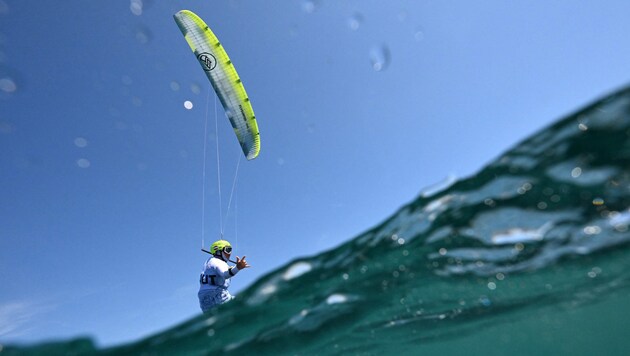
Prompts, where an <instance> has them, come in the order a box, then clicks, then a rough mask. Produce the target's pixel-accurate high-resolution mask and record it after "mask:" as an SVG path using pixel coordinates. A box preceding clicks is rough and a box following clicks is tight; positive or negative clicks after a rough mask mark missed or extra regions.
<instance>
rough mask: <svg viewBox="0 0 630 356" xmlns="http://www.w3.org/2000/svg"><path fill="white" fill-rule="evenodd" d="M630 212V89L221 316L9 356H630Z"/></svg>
mask: <svg viewBox="0 0 630 356" xmlns="http://www.w3.org/2000/svg"><path fill="white" fill-rule="evenodd" d="M629 207H630V89H626V90H622V91H620V92H618V93H615V94H613V95H611V96H609V97H607V98H604V99H603V100H600V101H598V102H596V103H595V104H593V105H591V106H589V107H587V108H586V109H584V110H582V111H580V112H578V113H576V114H574V115H571V116H570V117H567V118H565V119H563V120H560V121H559V122H557V123H556V124H554V125H552V126H550V127H548V128H546V129H545V130H542V131H541V132H539V133H537V134H535V135H533V136H532V137H531V138H529V139H527V140H525V141H524V142H522V143H520V144H518V145H516V146H515V147H514V149H512V150H510V151H509V152H507V153H505V154H504V155H503V156H501V157H499V158H498V159H497V160H496V161H495V162H493V163H491V164H490V165H488V166H487V167H485V168H484V169H482V170H481V171H480V172H479V173H478V174H476V175H475V176H472V177H470V178H468V179H465V180H461V181H457V182H452V183H451V184H450V185H448V186H445V187H443V188H442V189H441V190H437V191H433V192H425V193H424V194H421V195H420V196H419V197H418V198H417V199H416V200H414V201H413V202H411V203H409V204H407V205H405V206H403V207H402V208H401V209H400V210H399V211H398V212H396V213H395V214H394V215H392V217H390V218H389V219H387V220H386V221H384V222H383V223H381V224H379V225H378V226H376V227H374V228H373V229H371V230H369V231H366V232H365V233H364V234H361V235H360V236H357V237H356V238H354V239H351V240H349V241H348V242H346V243H345V244H343V245H341V246H339V247H337V248H335V249H332V250H330V251H326V252H324V253H321V254H319V255H316V256H312V257H309V258H302V259H299V260H295V261H292V262H291V263H289V264H287V265H286V266H284V267H282V268H280V269H278V270H276V271H274V272H271V273H270V274H268V275H266V276H264V277H262V278H261V279H259V280H258V281H257V282H256V283H254V284H253V285H252V286H250V287H249V288H247V289H246V290H245V291H243V292H242V293H241V294H240V295H239V297H238V298H237V299H235V300H234V301H232V302H230V303H229V304H226V305H224V306H221V307H220V308H218V309H217V310H215V311H214V312H213V313H212V314H208V315H202V316H199V317H197V318H195V319H193V320H190V321H187V322H185V323H183V324H181V325H177V326H174V327H173V328H171V329H169V330H166V331H164V332H162V333H160V334H157V335H153V336H151V337H148V338H146V339H143V340H139V341H137V342H135V343H131V344H128V345H123V346H120V347H115V348H108V349H102V350H99V349H96V348H95V347H94V346H93V344H92V343H91V341H89V340H87V339H83V340H75V341H70V342H59V343H54V344H43V345H35V346H32V347H24V348H16V347H11V346H5V347H4V349H3V350H2V352H1V354H2V355H4V354H6V355H13V354H164V355H169V354H200V355H204V354H246V355H252V354H256V355H262V354H268V355H272V354H276V355H277V354H282V355H284V354H286V355H341V354H343V355H346V354H352V355H355V354H356V355H376V354H398V355H474V354H483V355H538V354H540V355H559V354H566V355H569V354H570V355H597V354H605V355H627V354H628V353H629V352H630V338H629V337H628V336H627V335H628V331H627V330H630V328H629V327H630V318H628V316H629V315H630V307H628V306H627V301H628V300H630V298H629V297H630V288H629V287H630V272H629V271H630V268H629V267H630V248H629V242H630V232H629V231H628V229H629V225H630V209H629Z"/></svg>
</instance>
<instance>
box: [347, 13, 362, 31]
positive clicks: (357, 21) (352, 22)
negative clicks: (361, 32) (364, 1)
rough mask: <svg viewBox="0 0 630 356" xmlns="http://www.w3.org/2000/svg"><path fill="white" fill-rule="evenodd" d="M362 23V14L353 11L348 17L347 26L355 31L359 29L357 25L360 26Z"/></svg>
mask: <svg viewBox="0 0 630 356" xmlns="http://www.w3.org/2000/svg"><path fill="white" fill-rule="evenodd" d="M362 24H363V15H361V14H360V13H358V12H357V13H354V14H353V15H352V16H351V17H350V18H349V19H348V27H349V28H350V29H351V30H352V31H356V30H358V29H359V27H361V25H362Z"/></svg>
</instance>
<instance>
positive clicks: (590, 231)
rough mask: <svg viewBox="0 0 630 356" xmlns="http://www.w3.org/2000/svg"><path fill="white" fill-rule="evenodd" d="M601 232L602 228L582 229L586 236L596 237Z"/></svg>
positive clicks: (588, 227) (590, 227)
mask: <svg viewBox="0 0 630 356" xmlns="http://www.w3.org/2000/svg"><path fill="white" fill-rule="evenodd" d="M601 232H602V228H601V227H599V226H597V225H593V226H587V227H585V228H584V233H585V234H587V235H597V234H599V233H601Z"/></svg>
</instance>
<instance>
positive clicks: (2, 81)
mask: <svg viewBox="0 0 630 356" xmlns="http://www.w3.org/2000/svg"><path fill="white" fill-rule="evenodd" d="M0 90H2V91H3V92H6V93H14V92H15V91H16V90H17V85H16V84H15V82H14V81H13V79H11V78H0Z"/></svg>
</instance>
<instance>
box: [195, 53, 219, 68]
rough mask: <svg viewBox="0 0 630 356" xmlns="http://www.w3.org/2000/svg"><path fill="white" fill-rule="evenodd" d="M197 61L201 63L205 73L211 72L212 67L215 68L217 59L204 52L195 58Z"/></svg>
mask: <svg viewBox="0 0 630 356" xmlns="http://www.w3.org/2000/svg"><path fill="white" fill-rule="evenodd" d="M197 59H198V60H199V62H200V63H201V66H202V67H203V70H205V71H206V72H209V71H211V70H213V69H214V67H216V66H217V59H216V58H214V56H213V55H212V54H210V53H206V52H204V53H200V54H199V55H198V56H197Z"/></svg>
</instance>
